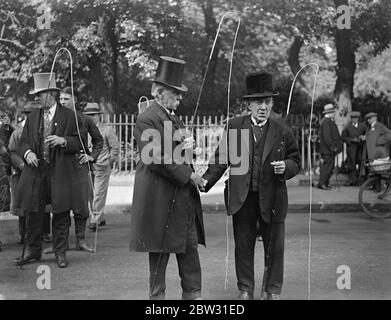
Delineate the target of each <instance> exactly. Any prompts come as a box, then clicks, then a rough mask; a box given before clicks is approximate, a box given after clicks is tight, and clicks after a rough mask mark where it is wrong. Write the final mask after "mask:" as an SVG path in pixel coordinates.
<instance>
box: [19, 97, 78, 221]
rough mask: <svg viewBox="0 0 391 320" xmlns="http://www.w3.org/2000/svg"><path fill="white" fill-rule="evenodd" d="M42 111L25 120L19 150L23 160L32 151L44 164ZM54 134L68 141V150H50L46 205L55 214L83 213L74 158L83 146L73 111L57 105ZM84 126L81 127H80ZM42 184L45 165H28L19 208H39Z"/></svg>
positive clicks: (20, 191)
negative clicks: (43, 166)
mask: <svg viewBox="0 0 391 320" xmlns="http://www.w3.org/2000/svg"><path fill="white" fill-rule="evenodd" d="M42 112H43V111H42V109H36V110H34V111H32V112H31V113H30V114H29V115H28V116H27V119H26V124H25V126H24V128H23V132H22V136H21V138H20V145H19V149H18V153H19V156H20V157H21V158H23V159H24V155H25V153H26V151H27V150H32V151H33V152H34V153H35V154H36V155H37V157H38V159H39V162H40V163H41V164H42V163H43V161H44V160H43V152H42V148H43V146H42V131H41V130H40V128H41V121H43V116H42ZM52 122H53V127H52V134H53V135H57V136H59V137H63V138H65V140H66V141H67V144H66V146H65V147H60V146H56V147H54V148H50V149H49V151H50V153H49V156H50V166H49V172H50V180H51V189H50V190H49V191H50V196H51V198H50V197H49V198H47V199H46V200H47V201H46V202H47V204H49V203H51V204H52V208H53V211H52V212H53V213H54V214H55V213H61V212H66V211H69V210H74V211H80V210H81V207H82V206H84V203H80V202H79V201H78V199H79V194H80V186H79V185H78V184H77V181H78V179H75V176H77V166H78V161H77V158H76V156H75V154H76V153H78V152H80V149H81V144H80V139H79V136H78V133H77V127H76V120H75V115H74V113H73V111H71V110H68V109H66V108H65V107H63V106H61V105H60V104H57V108H56V113H55V114H54V117H53V120H52ZM79 126H81V124H79ZM41 181H42V166H41V165H40V166H39V167H38V168H36V167H33V166H30V165H27V163H26V165H25V167H24V169H23V171H22V174H21V177H20V180H19V183H18V192H17V205H18V207H21V208H23V209H25V210H28V211H37V210H38V209H39V200H40V192H39V189H40V188H39V186H40V185H41Z"/></svg>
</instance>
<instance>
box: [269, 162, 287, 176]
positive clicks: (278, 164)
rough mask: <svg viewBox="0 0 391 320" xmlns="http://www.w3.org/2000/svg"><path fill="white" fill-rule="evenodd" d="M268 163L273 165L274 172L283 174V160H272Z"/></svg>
mask: <svg viewBox="0 0 391 320" xmlns="http://www.w3.org/2000/svg"><path fill="white" fill-rule="evenodd" d="M270 164H271V165H272V166H273V167H274V173H275V174H283V173H284V172H285V161H272V162H270Z"/></svg>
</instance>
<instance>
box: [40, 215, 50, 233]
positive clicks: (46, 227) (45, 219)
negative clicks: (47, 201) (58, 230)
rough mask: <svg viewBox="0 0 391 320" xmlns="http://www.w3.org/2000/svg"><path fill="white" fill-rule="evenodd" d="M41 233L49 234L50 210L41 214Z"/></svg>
mask: <svg viewBox="0 0 391 320" xmlns="http://www.w3.org/2000/svg"><path fill="white" fill-rule="evenodd" d="M42 232H43V234H50V212H45V214H44V216H43V230H42Z"/></svg>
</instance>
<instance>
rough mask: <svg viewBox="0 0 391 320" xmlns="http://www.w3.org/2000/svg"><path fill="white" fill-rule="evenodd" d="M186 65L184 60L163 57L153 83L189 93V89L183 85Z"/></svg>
mask: <svg viewBox="0 0 391 320" xmlns="http://www.w3.org/2000/svg"><path fill="white" fill-rule="evenodd" d="M185 64H186V62H185V61H184V60H181V59H176V58H171V57H164V56H161V57H160V60H159V65H158V67H157V70H156V75H155V79H153V81H154V82H157V83H161V84H164V85H166V86H169V87H171V88H174V89H176V90H179V91H182V92H187V87H186V86H185V85H184V84H183V83H182V80H183V74H184V70H185Z"/></svg>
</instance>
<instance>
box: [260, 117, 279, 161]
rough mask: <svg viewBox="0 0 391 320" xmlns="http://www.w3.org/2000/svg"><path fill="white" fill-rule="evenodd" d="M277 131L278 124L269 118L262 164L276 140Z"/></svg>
mask: <svg viewBox="0 0 391 320" xmlns="http://www.w3.org/2000/svg"><path fill="white" fill-rule="evenodd" d="M278 131H279V130H278V126H277V125H276V124H275V122H274V121H273V120H272V119H270V118H269V128H268V130H267V133H266V141H265V147H264V149H263V154H262V164H263V162H264V161H265V159H266V157H267V156H268V155H269V153H270V151H271V150H272V147H273V146H274V145H275V144H276V142H277V140H278Z"/></svg>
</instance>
